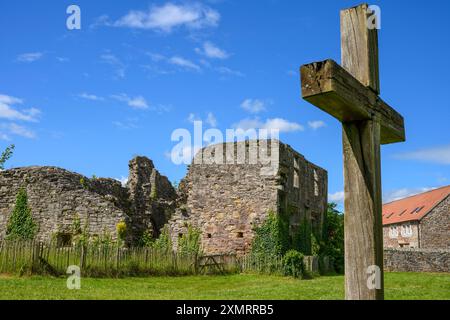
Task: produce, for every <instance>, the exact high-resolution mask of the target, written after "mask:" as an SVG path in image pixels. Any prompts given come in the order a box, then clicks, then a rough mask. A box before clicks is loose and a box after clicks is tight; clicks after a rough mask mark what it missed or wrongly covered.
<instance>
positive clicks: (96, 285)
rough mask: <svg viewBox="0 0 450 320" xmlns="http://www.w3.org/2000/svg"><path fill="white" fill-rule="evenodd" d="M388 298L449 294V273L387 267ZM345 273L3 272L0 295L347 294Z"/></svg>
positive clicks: (275, 296)
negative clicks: (69, 276) (101, 275)
mask: <svg viewBox="0 0 450 320" xmlns="http://www.w3.org/2000/svg"><path fill="white" fill-rule="evenodd" d="M385 277H386V279H385V285H386V299H450V274H449V273H447V274H426V273H420V274H419V273H387V274H386V275H385ZM343 282H344V277H343V276H327V277H319V278H315V279H313V280H297V279H292V278H286V277H279V276H263V275H250V274H241V275H231V276H190V277H148V278H125V279H93V278H86V279H82V281H81V289H80V290H68V289H67V288H66V279H65V278H51V277H37V276H36V277H35V276H33V277H22V278H20V277H16V276H8V275H3V276H1V275H0V299H163V300H166V299H181V300H185V299H194V300H196V299H199V300H214V299H224V300H227V299H250V300H257V299H270V300H284V299H295V300H297V299H298V300H302V299H343V297H344V288H343Z"/></svg>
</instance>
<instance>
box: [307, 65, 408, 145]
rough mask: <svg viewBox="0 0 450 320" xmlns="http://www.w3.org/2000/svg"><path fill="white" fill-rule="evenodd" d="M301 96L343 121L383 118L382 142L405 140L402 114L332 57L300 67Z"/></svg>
mask: <svg viewBox="0 0 450 320" xmlns="http://www.w3.org/2000/svg"><path fill="white" fill-rule="evenodd" d="M300 75H301V83H302V97H303V98H304V99H305V100H307V101H308V102H310V103H312V104H313V105H315V106H316V107H319V108H320V109H322V110H323V111H325V112H327V113H329V114H331V115H332V116H334V117H335V118H336V119H338V120H339V121H341V122H345V121H354V120H368V119H372V118H373V117H374V116H377V117H380V119H381V139H380V141H381V144H389V143H395V142H402V141H405V127H404V120H403V117H402V116H401V115H400V114H399V113H398V112H397V111H395V110H394V109H393V108H391V107H390V106H389V105H388V104H387V103H385V102H384V101H383V100H382V99H381V98H379V97H378V96H377V95H376V94H375V93H374V92H373V91H372V90H370V89H369V88H367V87H366V86H364V85H363V84H362V83H361V82H360V81H358V80H357V79H356V78H355V77H353V76H352V75H351V74H350V73H349V72H347V71H346V70H345V69H344V68H342V67H341V66H339V65H338V64H337V63H336V62H335V61H333V60H325V61H321V62H314V63H310V64H307V65H303V66H302V67H301V68H300Z"/></svg>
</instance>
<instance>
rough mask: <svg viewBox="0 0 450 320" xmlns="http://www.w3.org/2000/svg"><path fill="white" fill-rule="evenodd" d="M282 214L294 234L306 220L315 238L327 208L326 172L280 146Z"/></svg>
mask: <svg viewBox="0 0 450 320" xmlns="http://www.w3.org/2000/svg"><path fill="white" fill-rule="evenodd" d="M278 174H279V177H280V182H281V187H280V201H279V206H280V211H283V212H286V213H287V214H289V219H290V226H291V233H292V234H295V233H296V232H298V228H299V226H300V224H301V223H303V222H304V221H305V220H306V221H308V222H310V223H311V224H312V228H313V231H314V233H315V234H316V236H318V237H320V236H321V234H322V226H323V224H324V220H325V213H326V210H327V206H328V174H327V171H326V170H324V169H322V168H320V167H318V166H316V165H315V164H313V163H311V162H309V161H308V160H306V159H305V157H304V156H303V155H301V154H300V153H298V152H296V151H295V150H294V149H292V148H291V147H290V146H289V145H286V144H280V168H279V173H278Z"/></svg>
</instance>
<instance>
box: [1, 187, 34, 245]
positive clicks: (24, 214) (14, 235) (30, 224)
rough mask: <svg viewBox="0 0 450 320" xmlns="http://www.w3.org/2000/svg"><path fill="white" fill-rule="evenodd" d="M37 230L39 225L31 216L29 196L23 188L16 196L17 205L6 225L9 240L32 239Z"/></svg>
mask: <svg viewBox="0 0 450 320" xmlns="http://www.w3.org/2000/svg"><path fill="white" fill-rule="evenodd" d="M36 232H37V225H36V224H35V223H34V221H33V217H32V216H31V209H30V208H29V207H28V196H27V192H26V190H25V189H24V188H21V189H20V190H19V192H18V193H17V196H16V205H15V207H14V210H13V212H12V214H11V216H10V217H9V220H8V225H7V227H6V238H7V239H8V240H32V239H33V238H34V236H35V235H36Z"/></svg>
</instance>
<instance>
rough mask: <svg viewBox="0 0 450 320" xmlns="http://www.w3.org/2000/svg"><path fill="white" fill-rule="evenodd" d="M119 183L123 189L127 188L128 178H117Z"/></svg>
mask: <svg viewBox="0 0 450 320" xmlns="http://www.w3.org/2000/svg"><path fill="white" fill-rule="evenodd" d="M116 180H117V181H120V183H121V184H122V187H126V186H127V183H128V177H124V176H122V177H120V178H116Z"/></svg>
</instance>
